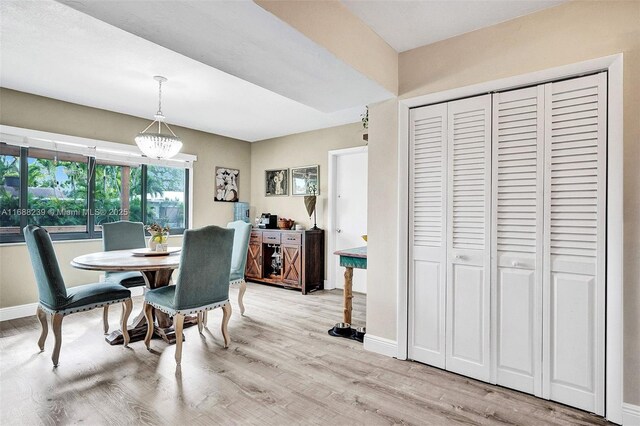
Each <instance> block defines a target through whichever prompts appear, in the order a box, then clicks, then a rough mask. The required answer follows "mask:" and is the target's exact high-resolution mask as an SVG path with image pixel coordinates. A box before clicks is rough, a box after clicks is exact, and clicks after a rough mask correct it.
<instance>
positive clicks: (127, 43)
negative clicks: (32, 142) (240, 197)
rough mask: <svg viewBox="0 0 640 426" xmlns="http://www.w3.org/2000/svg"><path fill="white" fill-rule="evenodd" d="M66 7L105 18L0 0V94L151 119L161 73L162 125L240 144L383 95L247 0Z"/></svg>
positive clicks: (348, 112)
mask: <svg viewBox="0 0 640 426" xmlns="http://www.w3.org/2000/svg"><path fill="white" fill-rule="evenodd" d="M68 3H70V4H72V5H73V7H74V8H77V9H81V10H84V11H85V12H91V13H92V14H95V15H97V16H100V18H101V19H104V20H107V21H112V23H111V24H110V23H107V22H103V21H102V20H100V19H96V18H94V17H92V16H89V15H88V14H86V13H82V12H80V11H78V10H76V9H74V8H71V7H68V6H67V5H64V4H61V3H59V2H54V1H51V0H44V1H10V0H2V2H1V3H0V17H1V19H2V21H1V24H2V25H1V33H0V37H1V40H2V50H1V56H0V59H1V62H2V68H1V69H0V83H1V85H2V86H3V87H7V88H10V89H15V90H19V91H23V92H28V93H34V94H37V95H42V96H47V97H50V98H55V99H60V100H63V101H68V102H73V103H77V104H81V105H87V106H91V107H95V108H101V109H106V110H110V111H116V112H120V113H125V114H130V115H134V116H138V117H144V118H149V119H151V118H152V116H153V114H154V113H155V111H156V107H157V83H156V82H155V81H154V80H153V79H152V76H154V75H163V76H165V77H167V78H168V79H169V81H168V82H167V83H166V84H164V85H163V112H164V113H165V115H166V117H167V121H168V122H169V123H170V124H175V125H180V126H184V127H190V128H193V129H198V130H203V131H206V132H211V133H216V134H220V135H225V136H229V137H234V138H238V139H242V140H247V141H256V140H262V139H268V138H271V137H276V136H281V135H286V134H292V133H299V132H303V131H308V130H314V129H318V128H325V127H331V126H337V125H341V124H345V123H352V122H356V121H359V120H360V114H361V113H362V112H363V111H364V105H367V104H369V103H371V102H377V101H380V100H383V99H387V98H389V97H391V96H392V94H391V93H390V92H388V91H387V90H385V89H383V88H382V87H381V86H379V85H378V84H377V83H374V82H373V81H371V80H370V79H368V78H366V77H365V76H363V75H362V74H360V73H358V72H356V71H355V70H354V69H353V68H351V67H349V66H348V65H346V64H345V63H343V62H341V61H340V60H338V59H337V58H335V57H334V56H333V55H331V54H330V53H329V52H328V51H326V50H325V49H324V48H322V47H320V46H318V45H316V44H314V43H312V42H311V41H310V40H309V39H307V38H306V37H304V36H303V35H302V34H300V33H298V32H297V31H295V30H293V29H292V28H291V27H289V26H288V25H287V24H285V23H284V22H282V21H280V20H279V19H278V18H276V17H275V16H273V15H271V14H270V13H268V12H266V11H264V10H263V9H262V8H260V7H259V6H257V5H256V4H255V3H253V2H251V1H240V2H235V1H232V2H219V1H201V2H179V1H163V2H155V3H154V4H153V5H151V3H150V2H146V1H140V2H131V1H125V2H114V1H102V2H68ZM107 6H109V7H107ZM177 6H181V7H177ZM118 26H122V27H124V28H125V29H128V30H132V31H134V30H135V31H136V32H139V33H140V35H141V36H142V37H140V36H138V35H134V34H132V33H131V32H128V31H126V30H123V29H121V28H119V27H118Z"/></svg>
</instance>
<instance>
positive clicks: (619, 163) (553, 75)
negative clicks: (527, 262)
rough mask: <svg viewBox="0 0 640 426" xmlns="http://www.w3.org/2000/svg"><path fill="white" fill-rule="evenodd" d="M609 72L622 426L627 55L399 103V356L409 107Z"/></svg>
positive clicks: (611, 229) (615, 394) (611, 369)
mask: <svg viewBox="0 0 640 426" xmlns="http://www.w3.org/2000/svg"><path fill="white" fill-rule="evenodd" d="M598 71H607V72H608V74H607V80H608V86H609V87H608V102H607V104H608V124H607V151H608V152H607V157H608V161H607V164H608V167H607V169H608V175H607V260H606V262H607V275H606V276H607V289H606V300H607V302H606V304H607V306H606V342H607V343H606V363H605V377H606V383H605V417H606V418H607V419H608V420H610V421H612V422H614V423H618V424H621V423H622V402H623V396H622V395H623V394H622V392H623V317H624V312H623V302H622V293H623V283H624V275H623V272H624V257H623V242H624V229H623V226H624V222H623V202H624V195H623V183H624V174H623V145H624V138H623V93H624V92H623V54H622V53H619V54H616V55H611V56H605V57H601V58H596V59H591V60H587V61H583V62H578V63H574V64H570V65H564V66H560V67H554V68H549V69H546V70H542V71H536V72H532V73H528V74H522V75H518V76H513V77H508V78H503V79H499V80H493V81H488V82H484V83H479V84H474V85H470V86H464V87H460V88H456V89H451V90H445V91H442V92H436V93H430V94H427V95H422V96H417V97H413V98H408V99H401V100H399V102H398V229H397V233H398V257H397V261H398V287H397V297H398V306H397V307H398V317H397V358H398V359H403V360H405V359H407V344H408V325H409V316H408V295H409V281H408V270H409V269H408V267H409V246H408V245H409V216H408V212H409V169H408V167H409V109H410V108H414V107H419V106H424V105H429V104H435V103H440V102H447V101H451V100H455V99H459V98H465V97H469V96H474V95H479V94H484V93H489V92H494V91H505V90H510V89H517V88H521V87H526V86H532V85H536V84H541V83H547V82H550V81H554V80H560V79H565V78H571V77H578V76H581V75H584V74H588V73H594V72H598Z"/></svg>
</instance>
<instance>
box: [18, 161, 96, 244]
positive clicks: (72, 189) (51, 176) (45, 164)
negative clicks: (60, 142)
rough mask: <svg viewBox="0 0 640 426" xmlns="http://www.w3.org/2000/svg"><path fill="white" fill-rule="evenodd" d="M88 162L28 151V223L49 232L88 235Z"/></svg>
mask: <svg viewBox="0 0 640 426" xmlns="http://www.w3.org/2000/svg"><path fill="white" fill-rule="evenodd" d="M88 163H89V159H88V158H87V157H83V156H80V155H75V154H66V153H60V152H55V151H46V150H41V149H29V156H28V159H27V170H28V173H27V176H28V179H27V181H28V185H27V197H28V199H27V213H28V214H27V215H26V216H27V224H29V225H39V226H45V227H46V228H47V230H48V231H49V232H50V233H58V232H87V216H88V207H89V204H88V198H87V196H88V179H87V176H88V175H87V166H88Z"/></svg>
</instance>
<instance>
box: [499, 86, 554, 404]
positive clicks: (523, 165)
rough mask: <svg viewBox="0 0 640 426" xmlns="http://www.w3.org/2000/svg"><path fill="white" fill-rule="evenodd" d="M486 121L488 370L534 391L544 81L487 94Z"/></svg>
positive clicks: (538, 364) (538, 356) (538, 348)
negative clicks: (489, 161)
mask: <svg viewBox="0 0 640 426" xmlns="http://www.w3.org/2000/svg"><path fill="white" fill-rule="evenodd" d="M492 121H493V123H492V125H493V143H492V149H493V165H492V170H493V179H492V184H493V191H492V194H493V208H492V216H493V220H492V224H493V226H492V233H493V237H492V252H493V262H492V274H491V281H492V285H491V288H492V333H491V335H492V352H493V366H494V378H495V381H496V383H498V384H499V385H503V386H506V387H509V388H512V389H518V390H520V391H523V392H528V393H532V394H535V395H538V396H541V395H542V242H543V198H542V194H543V187H544V181H543V171H544V87H543V86H538V87H530V88H526V89H520V90H513V91H509V92H503V93H496V94H494V95H493V120H492Z"/></svg>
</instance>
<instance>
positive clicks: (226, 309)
mask: <svg viewBox="0 0 640 426" xmlns="http://www.w3.org/2000/svg"><path fill="white" fill-rule="evenodd" d="M229 318H231V303H229V302H227V303H225V304H224V305H222V326H221V327H220V328H221V330H222V337H223V338H224V347H225V348H228V347H229V343H230V342H231V340H230V339H229V331H228V330H227V325H228V324H229Z"/></svg>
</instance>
